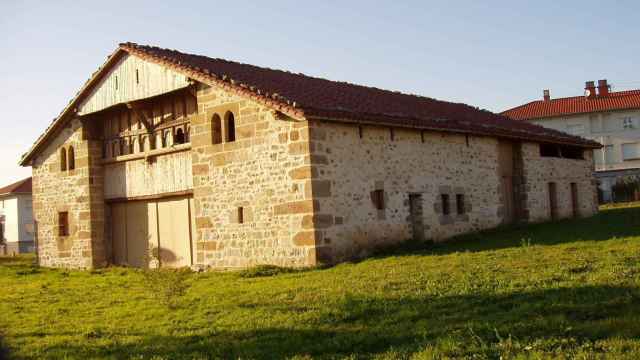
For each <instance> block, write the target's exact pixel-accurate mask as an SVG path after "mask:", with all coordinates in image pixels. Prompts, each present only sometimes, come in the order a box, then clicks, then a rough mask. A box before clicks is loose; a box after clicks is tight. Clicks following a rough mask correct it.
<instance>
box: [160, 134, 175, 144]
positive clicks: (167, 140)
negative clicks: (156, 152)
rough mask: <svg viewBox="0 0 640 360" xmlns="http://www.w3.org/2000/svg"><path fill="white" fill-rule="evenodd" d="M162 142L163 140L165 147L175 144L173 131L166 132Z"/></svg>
mask: <svg viewBox="0 0 640 360" xmlns="http://www.w3.org/2000/svg"><path fill="white" fill-rule="evenodd" d="M162 142H163V147H169V146H171V145H173V135H172V133H171V131H165V132H164V137H163V139H162Z"/></svg>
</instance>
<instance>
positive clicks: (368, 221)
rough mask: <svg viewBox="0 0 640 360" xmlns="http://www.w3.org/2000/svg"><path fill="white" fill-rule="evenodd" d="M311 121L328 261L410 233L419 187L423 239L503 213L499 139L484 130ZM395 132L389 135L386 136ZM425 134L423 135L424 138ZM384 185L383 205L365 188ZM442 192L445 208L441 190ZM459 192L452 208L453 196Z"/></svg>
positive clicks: (319, 219) (494, 220)
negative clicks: (460, 203) (412, 198)
mask: <svg viewBox="0 0 640 360" xmlns="http://www.w3.org/2000/svg"><path fill="white" fill-rule="evenodd" d="M361 129H362V130H361V131H362V137H360V130H359V128H358V126H354V125H345V124H339V123H330V122H315V123H314V126H313V127H312V130H311V131H312V137H313V138H314V140H313V142H312V149H313V150H314V155H316V156H322V157H323V158H324V159H325V161H324V162H323V163H319V164H316V165H315V173H317V175H318V179H317V180H316V184H318V185H319V186H320V187H322V188H324V189H326V190H324V191H321V193H320V194H319V195H318V198H317V201H318V203H319V208H320V212H319V213H318V214H316V226H317V227H318V229H317V230H318V231H317V232H318V233H319V239H318V240H319V244H321V246H322V247H323V248H324V250H323V251H322V253H323V254H324V255H325V258H326V259H327V260H329V259H330V260H331V261H339V260H341V259H344V258H348V257H351V256H361V255H364V254H366V253H368V252H370V251H371V250H373V249H375V248H377V247H380V246H385V245H390V244H393V243H398V242H401V241H404V240H408V239H411V238H413V235H414V234H413V233H412V225H411V220H410V207H409V195H410V194H420V195H421V198H422V199H421V200H422V214H421V215H422V218H423V223H424V235H423V237H424V238H425V239H431V240H435V241H439V240H442V239H445V238H448V237H451V236H454V235H458V234H462V233H466V232H470V231H477V230H480V229H486V228H491V227H495V226H498V225H499V224H500V223H501V222H502V220H503V218H502V215H501V214H500V210H501V207H502V206H501V192H500V187H499V184H500V181H499V174H498V141H497V139H494V138H488V137H474V136H469V137H467V136H465V135H451V134H445V133H436V132H421V131H416V130H405V129H397V128H396V129H393V130H391V129H389V128H386V127H373V126H363V127H361ZM391 132H393V139H392V138H391V136H392V135H391ZM423 139H424V141H423ZM374 190H384V207H385V209H384V210H378V209H377V208H376V207H375V205H374V203H373V201H372V196H371V193H372V191H374ZM442 194H448V196H449V203H450V215H448V216H447V215H444V214H443V206H442V200H441V195H442ZM458 194H461V195H463V196H464V209H463V210H461V211H460V212H461V213H462V214H458V209H457V207H456V195H458Z"/></svg>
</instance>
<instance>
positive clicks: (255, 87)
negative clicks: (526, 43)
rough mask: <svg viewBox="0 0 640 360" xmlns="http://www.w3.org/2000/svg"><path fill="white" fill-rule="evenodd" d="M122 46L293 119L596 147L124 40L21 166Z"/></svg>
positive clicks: (521, 125) (416, 102)
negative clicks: (408, 128)
mask: <svg viewBox="0 0 640 360" xmlns="http://www.w3.org/2000/svg"><path fill="white" fill-rule="evenodd" d="M123 53H129V54H132V55H135V56H138V57H140V58H143V59H145V60H147V61H150V62H153V63H156V64H159V65H162V66H165V67H168V68H171V69H173V70H175V71H177V72H179V73H182V74H184V75H186V76H188V77H189V78H191V79H194V80H196V81H200V82H202V83H205V84H209V85H213V86H219V87H222V88H223V89H225V90H227V91H232V92H234V93H237V94H239V95H242V96H244V97H247V98H250V99H252V100H254V101H256V102H259V103H261V104H264V105H266V106H269V107H271V108H273V109H275V110H278V111H281V112H283V113H285V114H287V115H290V116H292V117H294V118H298V119H304V118H306V119H317V120H327V121H346V122H356V123H363V124H377V125H384V126H398V127H411V128H419V129H424V130H435V131H447V132H456V133H465V134H476V135H483V136H496V137H501V138H509V139H518V140H528V141H534V142H547V143H558V144H567V145H575V146H582V147H590V148H599V147H600V146H601V145H600V144H598V143H596V142H593V141H591V140H587V139H583V138H580V137H577V136H573V135H569V134H566V133H563V132H559V131H556V130H552V129H546V128H543V127H541V126H538V125H534V124H531V123H527V122H521V121H514V120H512V119H510V118H508V117H506V116H503V115H499V114H495V113H492V112H490V111H487V110H481V109H478V108H475V107H472V106H469V105H466V104H461V103H452V102H447V101H442V100H436V99H432V98H428V97H423V96H417V95H408V94H403V93H400V92H397V91H388V90H382V89H378V88H374V87H366V86H361V85H355V84H350V83H346V82H339V81H331V80H326V79H321V78H315V77H311V76H306V75H304V74H294V73H291V72H287V71H282V70H274V69H268V68H262V67H258V66H253V65H248V64H242V63H237V62H233V61H228V60H223V59H214V58H210V57H206V56H201V55H192V54H186V53H182V52H179V51H176V50H169V49H162V48H158V47H153V46H145V45H138V44H134V43H123V44H120V47H119V48H118V49H117V50H116V51H115V52H114V53H113V54H112V55H111V56H109V58H108V59H107V61H106V62H105V64H104V65H103V66H102V67H100V69H99V70H98V71H96V72H95V73H94V74H93V75H92V76H91V78H90V79H89V80H87V82H86V83H85V85H84V86H83V87H82V89H80V91H79V92H78V93H77V94H76V96H75V97H74V98H73V99H72V100H71V101H70V102H69V104H68V105H67V107H65V109H64V110H63V111H62V113H61V114H60V115H59V116H58V117H57V118H55V119H54V120H53V122H52V123H51V124H50V125H49V127H48V128H47V129H46V130H45V132H44V133H43V134H42V135H41V136H40V137H39V138H38V139H37V140H36V142H35V144H34V145H33V146H32V147H31V149H29V151H28V152H27V153H26V154H24V155H23V156H22V159H21V160H20V164H21V165H23V166H25V165H29V163H30V161H31V160H32V159H33V156H34V155H35V154H36V153H37V152H38V149H40V147H41V146H43V145H44V144H46V143H47V141H49V140H50V138H51V137H52V136H53V135H52V134H54V133H55V132H56V131H58V130H59V129H60V128H61V127H62V126H64V124H65V122H66V121H68V119H69V118H70V117H72V116H74V115H75V111H76V110H77V106H78V105H79V104H80V103H81V101H82V99H83V97H84V96H86V95H87V94H89V93H90V91H91V89H92V87H93V86H95V85H96V84H97V83H98V82H99V80H100V79H101V78H102V77H103V76H105V75H106V74H107V73H108V71H109V69H110V67H111V66H113V65H115V63H116V62H117V59H118V58H119V56H120V55H122V54H123Z"/></svg>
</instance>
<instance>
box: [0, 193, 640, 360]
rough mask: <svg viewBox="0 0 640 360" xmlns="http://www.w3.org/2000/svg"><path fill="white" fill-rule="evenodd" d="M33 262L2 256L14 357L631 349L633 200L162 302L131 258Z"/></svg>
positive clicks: (206, 283) (638, 270)
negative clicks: (58, 265) (91, 263)
mask: <svg viewBox="0 0 640 360" xmlns="http://www.w3.org/2000/svg"><path fill="white" fill-rule="evenodd" d="M31 261H32V259H31V258H15V259H11V258H2V259H0V334H2V335H1V336H3V337H4V341H3V342H4V344H5V346H6V347H7V348H8V351H9V355H10V356H12V357H15V358H36V359H47V358H50V359H60V358H69V359H93V358H100V359H101V358H112V359H129V358H133V359H181V358H184V359H192V358H196V359H200V358H201V359H206V358H243V359H253V358H258V359H271V358H298V359H303V358H344V357H349V358H354V359H355V358H381V359H404V358H415V359H432V358H434V359H441V358H456V359H457V358H474V359H478V358H479V359H482V358H490V359H494V358H503V359H511V358H522V359H528V358H532V359H537V358H587V359H588V358H601V357H604V358H615V359H620V358H629V359H637V358H640V288H639V285H640V207H638V206H634V207H627V208H613V209H607V210H605V211H602V212H601V213H600V214H599V215H598V216H595V217H593V218H589V219H580V220H575V221H562V222H558V223H552V224H540V225H533V226H529V227H526V228H520V229H501V230H495V231H491V232H486V233H482V234H476V235H471V236H465V237H463V238H460V239H458V240H457V241H455V242H453V243H447V244H442V245H436V246H432V247H428V248H424V249H421V250H413V251H402V250H398V251H395V252H394V253H390V254H386V255H384V256H379V257H376V258H371V259H368V260H365V261H362V262H359V263H351V264H342V265H339V266H336V267H333V268H329V269H323V270H320V269H318V270H309V271H293V272H291V271H289V272H279V271H277V269H269V268H267V269H260V270H253V271H245V272H227V273H214V272H208V273H197V274H196V273H193V274H191V273H189V274H186V275H181V276H179V279H178V280H176V279H177V278H176V277H167V279H173V280H170V281H173V282H175V283H177V284H178V285H185V286H186V287H187V288H186V291H185V292H184V295H179V293H180V291H178V290H175V289H173V290H168V293H169V294H172V293H173V292H175V296H174V299H173V301H172V304H171V306H167V304H166V301H163V299H164V296H163V294H166V293H167V292H166V291H167V290H166V287H163V286H153V282H154V281H155V282H158V281H161V280H158V279H151V280H150V279H149V276H148V275H147V276H145V275H144V273H143V272H141V271H139V270H134V269H123V268H111V269H106V270H100V271H93V272H82V271H64V270H52V269H40V268H37V267H34V266H32V265H31ZM263 275H264V276H263ZM150 281H151V285H150ZM168 281H169V280H168ZM155 285H158V284H157V283H156V284H155ZM178 287H180V286H178ZM163 289H164V290H163Z"/></svg>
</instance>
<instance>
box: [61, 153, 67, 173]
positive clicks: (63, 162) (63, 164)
mask: <svg viewBox="0 0 640 360" xmlns="http://www.w3.org/2000/svg"><path fill="white" fill-rule="evenodd" d="M66 170H67V150H65V149H64V148H62V149H60V171H66Z"/></svg>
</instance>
